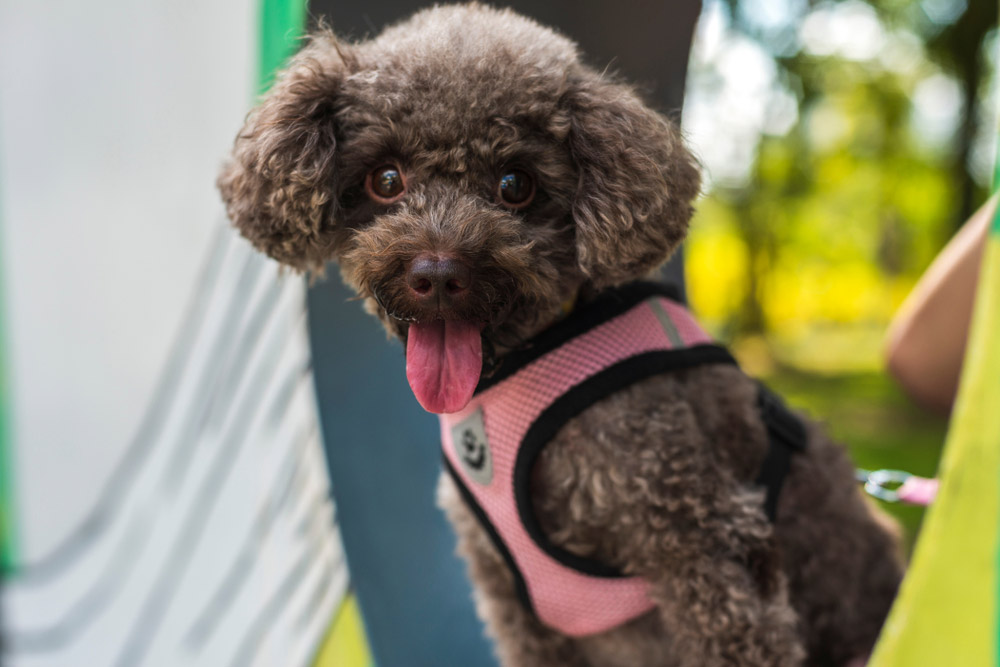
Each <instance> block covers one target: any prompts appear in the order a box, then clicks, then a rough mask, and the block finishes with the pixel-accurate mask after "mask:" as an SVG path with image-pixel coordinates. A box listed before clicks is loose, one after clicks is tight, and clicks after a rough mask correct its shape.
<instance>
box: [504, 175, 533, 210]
mask: <svg viewBox="0 0 1000 667" xmlns="http://www.w3.org/2000/svg"><path fill="white" fill-rule="evenodd" d="M497 195H498V196H499V197H500V203H502V204H503V205H504V206H506V207H507V208H524V207H525V206H527V205H528V204H530V203H531V200H532V198H533V197H534V196H535V181H534V180H533V179H532V178H531V176H529V175H528V174H526V173H525V172H523V171H521V170H520V169H514V170H511V171H509V172H507V173H506V174H504V175H503V176H501V177H500V182H499V183H498V184H497Z"/></svg>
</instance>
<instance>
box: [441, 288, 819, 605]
mask: <svg viewBox="0 0 1000 667" xmlns="http://www.w3.org/2000/svg"><path fill="white" fill-rule="evenodd" d="M652 296H663V297H666V298H669V299H671V300H673V301H679V299H678V296H677V292H676V290H674V289H673V288H672V287H671V286H667V285H661V284H656V283H644V282H639V283H632V284H630V285H626V286H625V287H622V288H620V289H617V290H613V291H609V292H606V293H604V294H602V295H600V296H599V297H598V298H597V299H595V300H594V301H592V302H590V303H588V304H586V305H584V306H582V307H581V308H579V309H577V310H576V311H574V313H573V314H572V315H571V316H570V317H569V318H567V319H566V320H563V321H562V322H560V323H558V324H556V325H555V326H553V327H552V328H550V329H548V330H546V331H545V332H543V333H542V334H541V335H539V336H537V337H536V338H535V339H534V340H532V341H531V342H530V343H529V345H528V346H527V347H525V348H523V349H522V350H519V351H515V352H513V353H511V354H509V355H508V356H507V357H505V358H504V359H503V360H502V361H501V364H500V366H499V367H498V368H497V370H496V372H495V373H494V374H493V375H492V376H490V377H489V378H484V379H483V380H481V381H480V383H479V386H478V387H477V388H476V393H480V392H482V391H485V390H486V389H488V388H490V387H492V386H494V385H496V384H498V383H499V382H501V381H503V380H504V379H506V378H508V377H510V376H511V375H513V374H515V373H516V372H517V371H518V370H520V369H521V368H523V367H525V366H527V365H528V364H530V363H531V362H533V361H535V360H536V359H538V358H540V357H542V356H544V355H545V354H547V353H548V352H551V351H552V350H554V349H556V348H558V347H559V346H560V345H562V344H563V343H565V342H566V341H568V340H570V339H572V338H574V337H576V336H578V335H580V334H581V333H583V332H585V331H588V330H590V329H593V328H594V327H596V326H598V325H600V324H602V323H604V322H606V321H608V320H610V319H612V318H614V317H617V316H618V315H621V314H622V313H624V312H626V311H628V310H629V309H630V308H632V307H633V306H634V305H636V304H637V303H639V302H641V301H644V300H645V299H647V298H649V297H652ZM706 364H728V365H737V363H736V360H735V359H734V358H733V357H732V355H731V354H730V353H729V351H728V350H727V349H726V348H724V347H721V346H719V345H714V344H702V345H694V346H691V347H686V348H681V349H676V350H656V351H652V352H646V353H643V354H639V355H636V356H633V357H629V358H628V359H624V360H622V361H620V362H618V363H616V364H614V365H612V366H610V367H608V368H606V369H604V370H603V371H601V372H599V373H597V374H595V375H593V376H592V377H590V378H587V379H586V380H584V381H583V382H581V383H580V384H578V385H576V386H574V387H572V388H571V389H570V390H569V391H567V392H566V393H565V394H563V395H562V396H560V397H559V398H557V399H556V400H555V401H554V402H553V403H552V405H550V406H549V407H548V408H546V409H545V411H544V412H542V414H541V415H539V416H538V418H537V419H536V420H535V421H534V423H532V424H531V426H530V427H529V428H528V431H527V433H525V436H524V440H523V441H522V442H521V446H520V449H519V450H518V454H517V459H516V461H515V463H514V474H513V485H514V489H513V491H514V500H515V503H516V505H517V511H518V514H519V516H520V519H521V523H522V525H523V526H524V528H525V531H526V532H527V533H528V535H529V536H530V537H531V539H533V540H534V541H535V543H536V544H537V545H538V547H539V548H540V549H542V551H544V552H545V553H546V554H548V555H549V556H550V557H551V558H553V559H554V560H556V561H557V562H559V563H561V564H563V565H565V566H567V567H569V568H571V569H573V570H576V571H578V572H580V573H582V574H586V575H590V576H594V577H605V578H617V577H624V576H626V575H625V574H624V573H622V571H621V570H620V569H619V568H616V567H612V566H609V565H607V564H605V563H601V562H600V561H597V560H595V559H592V558H587V557H584V556H579V555H577V554H574V553H571V552H569V551H567V550H565V549H563V548H561V547H559V546H557V545H555V544H553V543H552V542H550V541H549V539H548V537H547V536H546V535H545V533H544V531H543V530H542V528H541V524H540V522H539V521H538V517H537V515H536V514H535V512H534V508H533V506H532V503H531V493H530V490H531V471H532V468H533V466H534V463H535V461H536V460H537V458H538V455H539V454H540V453H541V451H542V449H543V448H544V447H545V445H547V444H548V443H549V441H551V440H552V438H553V437H555V435H556V433H558V432H559V429H561V428H562V427H563V426H564V425H565V424H566V422H568V421H569V420H570V419H572V418H573V417H576V416H577V415H579V414H580V413H581V412H583V411H584V410H586V409H587V408H589V407H590V406H591V405H593V404H594V403H596V402H597V401H599V400H601V399H602V398H605V397H607V396H610V395H611V394H613V393H615V392H617V391H619V390H621V389H624V388H625V387H628V386H630V385H632V384H634V383H636V382H638V381H640V380H643V379H646V378H649V377H653V376H654V375H660V374H662V373H667V372H671V371H677V370H683V369H689V368H694V367H697V366H703V365H706ZM758 407H759V409H760V414H761V418H762V419H763V421H764V424H765V427H766V429H767V436H768V450H767V454H766V455H765V457H764V461H763V463H762V464H761V469H760V472H759V474H758V475H757V478H756V480H755V484H757V485H760V486H763V487H765V488H766V490H767V491H766V496H765V500H764V511H765V512H766V513H767V516H768V518H769V519H770V520H771V521H772V522H773V521H774V520H775V517H776V512H777V506H778V497H779V495H780V493H781V487H782V486H783V484H784V481H785V477H786V476H787V474H788V471H789V469H790V467H791V459H792V454H793V452H800V451H803V450H805V448H806V443H807V437H808V434H807V432H806V429H805V426H804V425H803V424H802V422H801V421H800V420H799V418H798V417H796V416H795V415H794V414H793V413H792V412H791V411H790V410H789V409H788V408H787V407H786V406H785V404H784V402H783V401H782V400H781V398H780V397H779V396H778V395H777V394H775V393H774V392H772V391H771V390H770V389H768V388H767V387H765V386H764V385H763V384H760V390H759V394H758ZM443 458H444V463H445V469H446V470H447V471H448V474H449V475H450V476H451V478H452V480H453V481H454V482H455V485H456V486H457V487H458V490H459V493H460V494H461V495H462V498H463V500H464V501H465V503H466V505H468V506H469V508H470V509H471V510H472V512H473V514H474V515H475V516H476V519H477V520H478V521H479V523H480V524H481V525H482V526H483V528H484V529H485V530H486V533H487V535H488V536H489V538H490V540H491V541H492V542H493V544H494V545H495V546H496V548H497V551H498V552H499V553H500V555H501V557H502V558H503V560H504V562H506V563H507V566H508V567H509V568H510V571H511V574H512V575H513V577H514V582H515V589H516V592H517V596H518V598H520V600H521V602H522V603H523V604H524V606H525V608H527V609H528V610H529V611H531V610H533V605H532V603H531V597H530V595H529V594H528V588H527V584H526V583H525V580H524V577H523V575H522V574H521V571H520V569H519V568H518V566H517V562H516V561H515V560H514V557H513V555H512V554H511V553H510V550H509V549H508V548H507V545H506V544H505V543H504V541H503V538H501V537H500V535H499V533H497V530H496V528H495V527H494V526H493V524H492V522H491V521H490V520H489V517H488V516H487V515H486V513H485V511H484V510H483V509H482V507H480V506H479V503H478V502H476V499H475V497H474V496H473V495H472V493H471V492H470V491H469V489H468V488H467V487H466V486H465V482H464V481H463V480H462V478H461V476H460V475H459V474H458V472H457V471H456V470H455V469H454V468H453V467H452V465H451V463H449V461H448V459H447V457H443Z"/></svg>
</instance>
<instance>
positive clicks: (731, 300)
mask: <svg viewBox="0 0 1000 667" xmlns="http://www.w3.org/2000/svg"><path fill="white" fill-rule="evenodd" d="M956 2H957V3H958V4H956V3H955V2H951V3H949V2H947V0H924V2H922V3H921V2H912V1H909V2H907V1H903V0H872V1H871V2H870V3H867V5H863V3H861V2H860V0H844V1H842V2H832V3H831V2H826V3H806V2H799V3H795V2H793V1H792V0H788V1H787V2H785V3H784V5H785V6H786V10H787V11H786V13H785V14H784V16H783V20H779V21H775V20H773V17H772V19H771V20H770V22H767V23H766V25H763V26H762V24H761V22H760V21H758V20H757V19H756V18H755V14H754V9H753V8H754V7H755V6H758V5H760V4H761V3H755V2H750V3H736V2H734V1H730V2H728V3H727V4H728V7H729V14H728V26H727V30H726V33H725V39H727V40H730V41H732V40H739V39H744V40H745V39H749V40H752V41H753V43H755V44H757V45H758V47H759V50H761V51H764V52H765V53H767V54H768V55H769V57H770V58H771V59H772V60H773V63H774V67H775V72H776V74H775V76H774V83H773V86H772V90H771V94H772V95H773V96H778V95H780V94H784V95H791V96H792V99H794V100H795V104H796V105H797V108H796V116H795V121H794V122H793V123H791V124H790V126H788V127H787V130H786V131H785V132H783V133H781V134H780V135H775V134H768V133H767V131H766V130H764V129H762V130H761V131H760V132H759V134H758V136H756V137H755V138H753V140H754V142H755V145H754V147H753V159H752V163H751V164H750V166H749V169H748V171H747V176H746V178H745V179H742V180H739V181H736V182H733V181H732V180H729V181H725V180H720V181H717V182H715V183H713V184H712V187H711V189H710V190H709V192H708V196H707V199H706V200H705V201H704V202H703V203H702V204H701V206H700V211H699V214H698V215H697V217H696V219H695V221H694V223H693V225H692V230H693V231H692V237H691V242H690V261H689V271H690V282H691V291H692V301H693V303H694V305H695V306H696V307H697V308H698V309H699V310H700V311H702V312H703V313H704V314H705V315H706V316H707V318H708V319H709V320H710V321H711V322H712V323H713V324H714V325H715V326H716V327H717V329H718V330H719V331H720V332H723V333H724V334H727V335H730V336H739V335H756V334H765V335H769V336H777V337H778V338H782V339H790V338H795V337H796V336H799V337H801V336H806V335H808V333H809V330H810V329H811V328H814V327H817V326H819V327H829V326H830V325H836V326H838V327H840V328H841V329H844V330H847V329H850V328H852V327H860V328H863V329H871V328H872V327H884V326H885V324H886V323H887V322H888V321H889V319H890V317H891V315H892V313H893V312H894V311H895V309H896V308H897V307H898V306H899V304H900V302H901V300H902V299H903V298H904V296H905V294H906V293H907V291H908V289H909V287H910V286H911V285H912V284H913V282H914V281H915V280H916V278H917V277H918V276H919V275H920V273H921V272H922V271H923V269H924V268H925V267H926V266H927V265H928V264H929V262H930V261H931V259H932V258H933V256H934V255H935V254H936V252H937V251H938V250H939V249H940V247H941V246H942V245H943V244H944V243H945V242H946V240H947V239H948V237H949V236H950V234H951V232H952V231H953V230H954V228H955V226H956V220H958V219H964V218H962V216H964V215H966V214H967V213H968V212H970V211H971V210H972V209H971V204H970V203H968V202H963V198H964V197H965V196H966V194H967V191H968V190H969V184H971V183H972V179H971V178H970V175H969V173H968V172H967V164H966V162H967V160H968V156H969V154H970V150H971V143H972V142H973V141H974V138H975V136H976V133H975V131H974V130H975V127H974V126H975V119H976V118H977V113H976V106H975V104H974V103H975V102H976V98H975V92H976V91H977V90H979V89H985V86H982V85H981V84H977V83H976V82H979V81H980V80H981V79H983V78H984V76H985V73H986V68H984V67H983V63H981V62H980V61H979V60H978V55H977V54H979V53H980V52H981V51H982V50H983V49H982V48H981V45H982V44H983V43H984V40H986V39H987V31H988V29H989V27H990V26H995V25H996V6H995V3H989V2H983V3H979V2H971V3H968V6H967V7H964V8H963V7H962V6H961V5H962V0H956ZM711 4H712V3H708V5H709V6H710V5H711ZM983 5H992V10H987V11H986V12H985V13H984V11H983V9H982V6H983ZM866 7H869V8H870V9H866ZM928 7H930V10H927V8H928ZM838 8H839V10H838ZM833 10H838V11H841V10H842V11H845V12H847V13H850V12H853V13H854V14H855V15H856V14H861V15H862V16H861V18H863V19H865V18H866V17H867V22H862V23H863V24H864V25H865V26H868V27H869V28H872V29H877V30H876V31H875V37H874V38H872V39H877V40H881V41H877V42H875V44H876V46H877V48H873V49H872V50H871V51H870V52H869V53H864V54H862V55H863V56H864V57H860V56H859V55H858V53H854V52H851V51H850V50H849V49H848V48H847V47H850V45H851V43H850V42H847V47H844V48H842V49H841V50H842V51H844V52H843V53H841V52H840V51H838V50H837V49H838V48H840V47H838V46H837V45H836V43H832V44H833V45H832V46H830V45H819V46H817V45H812V46H811V45H810V43H809V40H808V36H809V34H808V33H807V32H806V30H805V29H804V28H803V27H802V26H808V25H810V22H811V24H812V25H814V26H815V25H819V26H820V30H822V28H823V25H822V20H829V21H830V22H831V25H833V23H832V21H833V19H830V17H831V16H834V14H833V13H832V11H833ZM872 10H874V11H872ZM931 10H933V11H931ZM823 12H826V13H825V14H824V13H823ZM865 12H867V14H866V13H865ZM949 12H950V13H949ZM990 12H992V15H991V16H990ZM846 15H847V14H845V16H846ZM931 15H933V16H936V17H938V18H939V19H940V20H945V19H947V21H948V22H947V24H944V25H942V24H937V23H934V21H932V20H931V19H930V18H929V16H931ZM942 16H943V17H944V19H941V17H942ZM970 16H974V17H978V18H976V21H979V22H978V23H975V22H970V19H969V18H968V17H970ZM984 17H985V19H984ZM990 19H991V21H992V22H990ZM973 23H974V24H973ZM831 30H833V28H831ZM959 34H960V35H962V38H961V39H958V37H955V35H959ZM845 49H846V50H845ZM696 52H697V49H696ZM970 54H971V56H970ZM698 67H699V63H697V62H696V63H695V68H696V70H697V68H698ZM700 67H701V68H702V69H703V70H706V71H707V70H711V68H712V67H713V63H712V62H707V63H701V65H700ZM962 68H965V69H962ZM970 68H971V69H972V70H973V71H967V70H969V69H970ZM702 74H704V72H702ZM719 76H721V75H719ZM716 79H718V77H716ZM693 81H694V83H693V84H692V85H693V86H695V87H697V86H698V85H704V82H705V81H713V79H711V77H708V76H701V77H698V76H694V77H693ZM969 81H972V82H973V83H971V84H970V83H969ZM699 82H701V83H699ZM716 83H717V81H716ZM970 85H971V86H972V93H973V94H972V96H971V97H970V89H969V86H970ZM949 91H957V92H956V94H954V95H951V96H950V97H949V96H948V95H946V93H948V92H949ZM694 92H695V93H697V90H695V91H694ZM952 98H955V99H954V100H952ZM970 100H971V103H969V101H970ZM949 101H952V102H953V104H952V106H951V107H948V105H947V103H948V102H949ZM921 104H923V105H924V106H927V105H928V104H929V105H930V106H929V108H930V111H931V112H934V113H937V114H938V116H937V117H935V118H932V121H934V122H930V123H929V122H927V121H926V119H923V120H922V117H921V113H923V112H922V108H921V106H920V105H921ZM942 104H943V105H944V110H943V111H942V110H941V109H940V108H938V107H939V106H940V105H942ZM949 109H950V110H951V111H953V113H951V114H950V115H949V114H948V113H947V112H948V111H949ZM942 114H944V115H943V120H942ZM980 115H982V114H980ZM942 122H943V123H944V126H945V128H944V130H945V131H944V133H943V135H942V130H941V125H942ZM935 123H936V125H935ZM720 140H725V139H724V138H722V139H720ZM711 166H712V165H709V171H710V172H711ZM974 203H978V202H974ZM719 252H721V253H722V259H719V257H718V253H719ZM723 264H724V265H725V266H722V265H723ZM734 270H738V271H739V272H741V273H742V276H740V277H739V278H736V277H735V276H734V275H733V273H734ZM859 352H860V353H861V354H862V355H865V356H868V357H874V356H875V355H873V354H872V350H870V349H869V350H863V351H859Z"/></svg>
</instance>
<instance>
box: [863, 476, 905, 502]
mask: <svg viewBox="0 0 1000 667" xmlns="http://www.w3.org/2000/svg"><path fill="white" fill-rule="evenodd" d="M911 477H913V475H911V474H910V473H908V472H906V471H905V470H871V471H867V470H859V471H858V478H859V481H861V482H864V483H865V492H866V493H867V494H868V495H869V496H871V497H872V498H878V499H879V500H884V501H885V502H887V503H898V502H899V501H900V497H899V489H901V488H902V487H903V485H904V484H906V482H907V480H909V479H910V478H911Z"/></svg>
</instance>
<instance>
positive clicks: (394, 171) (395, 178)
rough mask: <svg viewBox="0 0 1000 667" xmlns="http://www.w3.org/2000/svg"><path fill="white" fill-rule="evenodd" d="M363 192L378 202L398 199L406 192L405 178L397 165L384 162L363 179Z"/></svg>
mask: <svg viewBox="0 0 1000 667" xmlns="http://www.w3.org/2000/svg"><path fill="white" fill-rule="evenodd" d="M365 192H367V193H368V196H369V197H371V198H372V199H374V200H375V201H377V202H378V203H380V204H391V203H393V202H395V201H398V200H399V198H400V197H402V196H403V193H404V192H406V179H404V178H403V172H402V171H400V170H399V168H398V167H396V166H395V165H391V164H384V165H382V166H381V167H379V168H378V169H375V170H374V171H372V172H371V173H370V174H368V178H366V179H365Z"/></svg>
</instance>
